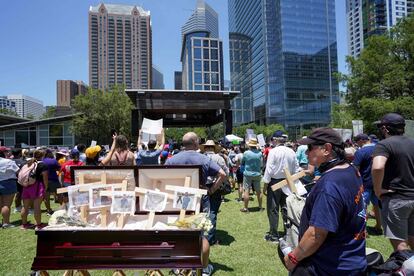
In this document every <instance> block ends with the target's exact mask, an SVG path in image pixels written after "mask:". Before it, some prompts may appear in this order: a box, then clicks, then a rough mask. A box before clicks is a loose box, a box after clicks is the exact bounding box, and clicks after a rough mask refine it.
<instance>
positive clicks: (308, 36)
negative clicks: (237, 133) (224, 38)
mask: <svg viewBox="0 0 414 276" xmlns="http://www.w3.org/2000/svg"><path fill="white" fill-rule="evenodd" d="M228 7H229V31H230V34H229V42H230V64H231V65H230V75H231V90H239V91H240V96H238V97H237V98H236V99H235V100H234V101H233V106H232V108H233V110H234V113H233V122H234V123H235V124H243V123H249V122H256V123H259V124H269V123H280V124H282V125H284V127H285V128H287V129H288V130H289V132H290V133H295V131H296V133H298V132H297V131H298V130H299V128H301V127H312V126H321V125H327V124H328V123H329V122H330V112H331V107H332V105H333V103H334V102H338V101H339V96H338V94H339V93H338V90H339V89H338V88H339V87H338V83H337V81H336V79H335V76H334V73H335V72H337V47H336V23H335V1H332V0H314V1H304V0H298V1H291V0H263V1H259V0H253V1H243V0H229V2H228Z"/></svg>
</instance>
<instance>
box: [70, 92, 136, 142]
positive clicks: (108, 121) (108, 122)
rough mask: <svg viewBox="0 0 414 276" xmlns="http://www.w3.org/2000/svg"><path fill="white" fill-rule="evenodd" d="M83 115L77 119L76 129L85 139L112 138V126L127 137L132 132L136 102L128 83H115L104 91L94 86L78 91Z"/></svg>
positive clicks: (77, 100)
mask: <svg viewBox="0 0 414 276" xmlns="http://www.w3.org/2000/svg"><path fill="white" fill-rule="evenodd" d="M73 108H74V109H75V111H76V112H79V113H82V115H81V116H78V117H76V118H74V120H73V128H72V131H73V133H74V134H75V135H76V136H78V137H82V139H83V140H85V141H90V140H96V141H98V143H106V144H109V143H110V142H111V139H112V138H111V130H112V129H115V130H116V131H117V132H118V134H123V135H125V136H127V137H130V135H131V109H132V103H131V101H130V99H129V98H128V96H127V95H126V94H125V92H124V87H121V86H115V87H113V88H112V89H111V90H109V91H106V92H103V91H100V90H96V89H92V88H90V89H89V90H88V92H87V93H86V94H85V95H78V96H76V97H75V99H74V102H73Z"/></svg>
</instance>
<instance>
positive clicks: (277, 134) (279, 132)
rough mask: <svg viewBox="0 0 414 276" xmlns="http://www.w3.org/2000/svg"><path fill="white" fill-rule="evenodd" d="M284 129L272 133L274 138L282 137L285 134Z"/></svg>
mask: <svg viewBox="0 0 414 276" xmlns="http://www.w3.org/2000/svg"><path fill="white" fill-rule="evenodd" d="M283 134H284V133H283V131H281V130H276V131H275V132H274V133H273V135H272V138H282V137H284V136H283Z"/></svg>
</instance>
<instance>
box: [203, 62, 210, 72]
mask: <svg viewBox="0 0 414 276" xmlns="http://www.w3.org/2000/svg"><path fill="white" fill-rule="evenodd" d="M204 71H205V72H208V71H210V62H209V61H204Z"/></svg>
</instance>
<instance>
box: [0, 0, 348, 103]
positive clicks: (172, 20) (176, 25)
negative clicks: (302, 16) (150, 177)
mask: <svg viewBox="0 0 414 276" xmlns="http://www.w3.org/2000/svg"><path fill="white" fill-rule="evenodd" d="M206 2H207V3H208V4H209V5H210V6H212V8H214V9H215V10H216V11H217V13H218V14H219V24H220V34H219V37H220V38H222V40H223V44H224V45H223V55H224V78H225V79H226V80H229V79H230V73H229V70H230V65H229V58H228V56H229V44H228V37H229V33H228V19H227V18H228V9H227V1H222V0H210V1H206ZM336 2H337V5H336V6H337V9H336V10H337V26H338V25H339V26H340V27H339V28H338V27H337V30H338V33H337V37H338V51H339V60H338V62H339V70H340V71H341V72H344V71H345V62H344V60H345V54H346V51H347V50H346V48H347V43H346V39H347V38H346V24H345V20H344V18H345V2H344V1H340V0H337V1H336ZM99 3H100V2H97V1H80V0H76V1H70V2H59V3H58V4H56V3H54V2H53V3H52V1H45V2H41V3H36V4H34V3H32V2H31V1H22V2H17V3H14V2H13V3H10V4H8V5H5V7H4V12H5V16H3V17H2V18H1V19H0V23H2V24H3V25H7V26H13V28H3V29H2V30H0V35H2V37H8V38H10V39H9V40H8V42H7V43H4V44H2V45H1V46H0V60H2V62H1V63H0V75H1V76H2V77H1V78H0V95H7V94H16V93H19V94H24V95H29V96H32V97H35V98H38V99H40V100H42V101H43V102H44V104H45V105H55V104H56V96H55V95H56V93H55V91H56V80H58V79H76V80H82V81H84V82H85V83H88V84H89V82H88V79H89V76H88V42H87V40H88V24H87V21H88V10H89V6H91V5H97V4H99ZM105 3H114V4H117V3H119V4H128V5H139V6H141V7H143V8H144V9H145V10H148V11H150V13H151V20H152V29H153V63H154V64H157V65H158V67H159V68H160V71H161V72H162V73H163V74H164V81H165V87H166V88H174V71H177V70H180V68H181V63H180V52H181V51H180V49H181V26H182V25H183V24H184V23H185V22H186V20H187V19H188V18H189V16H191V14H192V13H193V12H194V6H195V4H196V0H183V1H180V2H176V1H174V3H171V1H168V0H157V1H150V0H144V1H140V2H135V1H130V0H125V1H108V2H105ZM338 3H339V4H338ZM52 4H53V5H52ZM62 10H65V12H62ZM42 14H43V16H39V15H42ZM17 15H18V16H17ZM46 15H47V16H46ZM165 18H168V21H167V20H165ZM29 22H30V24H31V26H32V29H33V31H32V32H29V33H27V30H26V28H27V24H29ZM50 22H53V24H50ZM23 34H25V36H23ZM28 41H30V43H28Z"/></svg>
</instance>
